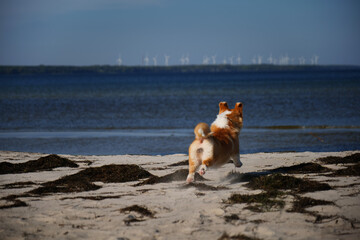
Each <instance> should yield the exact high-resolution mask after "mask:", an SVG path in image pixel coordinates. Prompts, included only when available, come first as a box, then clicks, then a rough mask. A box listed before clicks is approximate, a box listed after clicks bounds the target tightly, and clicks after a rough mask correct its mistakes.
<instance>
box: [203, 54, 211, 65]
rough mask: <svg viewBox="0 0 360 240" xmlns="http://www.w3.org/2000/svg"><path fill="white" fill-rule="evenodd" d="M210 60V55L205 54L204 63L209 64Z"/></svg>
mask: <svg viewBox="0 0 360 240" xmlns="http://www.w3.org/2000/svg"><path fill="white" fill-rule="evenodd" d="M209 61H210V58H209V57H208V56H204V57H203V61H202V64H204V65H208V64H209Z"/></svg>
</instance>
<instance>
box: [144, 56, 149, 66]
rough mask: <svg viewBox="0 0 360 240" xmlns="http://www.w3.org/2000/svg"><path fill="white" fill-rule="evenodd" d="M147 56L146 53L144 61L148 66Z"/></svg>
mask: <svg viewBox="0 0 360 240" xmlns="http://www.w3.org/2000/svg"><path fill="white" fill-rule="evenodd" d="M149 61H150V60H149V57H148V56H147V55H146V56H145V58H144V63H145V66H148V65H149Z"/></svg>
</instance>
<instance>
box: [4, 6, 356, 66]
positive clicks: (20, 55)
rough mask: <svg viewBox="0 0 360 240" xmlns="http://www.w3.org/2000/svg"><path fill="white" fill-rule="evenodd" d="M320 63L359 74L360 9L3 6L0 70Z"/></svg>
mask: <svg viewBox="0 0 360 240" xmlns="http://www.w3.org/2000/svg"><path fill="white" fill-rule="evenodd" d="M165 55H166V56H168V61H167V62H166V61H165ZM270 56H271V58H270ZM316 56H317V57H316ZM315 60H316V61H315ZM316 62H317V63H318V64H322V65H329V64H340V65H360V1H358V0H271V1H269V0H226V1H224V0H61V1H59V0H1V1H0V65H77V66H84V65H118V64H121V65H129V66H134V65H136V66H137V65H146V64H147V65H158V66H160V65H166V64H168V65H181V64H213V63H217V64H220V63H227V64H251V63H257V64H259V63H276V64H279V63H282V64H300V63H305V64H311V63H316Z"/></svg>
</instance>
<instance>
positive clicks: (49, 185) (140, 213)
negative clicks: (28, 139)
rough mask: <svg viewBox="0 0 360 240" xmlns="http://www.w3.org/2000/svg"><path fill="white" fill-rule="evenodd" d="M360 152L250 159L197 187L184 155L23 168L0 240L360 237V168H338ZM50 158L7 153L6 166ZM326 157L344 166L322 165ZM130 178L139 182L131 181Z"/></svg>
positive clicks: (1, 191)
mask: <svg viewBox="0 0 360 240" xmlns="http://www.w3.org/2000/svg"><path fill="white" fill-rule="evenodd" d="M355 153H359V152H331V153H313V152H299V153H297V152H295V153H292V152H291V153H289V152H288V153H256V154H244V155H241V161H242V162H243V167H241V168H235V167H234V165H233V164H226V165H225V166H223V167H221V168H219V169H210V170H209V171H208V172H207V173H206V174H205V175H204V178H205V179H204V180H203V181H197V182H196V183H194V184H190V185H187V184H185V178H186V171H184V170H182V169H187V166H186V165H183V164H184V161H185V160H187V156H186V155H183V154H174V155H168V156H144V155H139V156H136V155H121V156H71V155H61V157H63V158H67V159H68V160H70V161H72V162H74V163H76V164H77V166H76V164H75V165H72V164H71V163H70V164H68V163H67V164H68V165H66V166H55V167H54V168H50V169H48V168H46V169H44V168H42V169H41V167H39V170H38V171H36V169H35V170H34V171H31V170H29V169H27V170H26V171H25V172H23V173H21V169H20V170H19V166H20V165H16V167H15V168H16V171H18V172H19V171H20V173H7V174H1V175H0V199H1V200H0V239H328V240H331V239H359V238H360V195H359V194H360V176H359V172H358V162H357V160H356V159H355V161H352V162H345V163H339V162H338V161H337V160H336V159H338V160H339V159H340V160H341V159H342V158H340V157H345V156H349V155H353V154H355ZM44 156H47V154H38V153H23V152H6V151H2V152H0V163H3V162H8V163H13V164H17V163H26V162H28V161H31V160H37V159H39V158H40V157H44ZM327 156H336V157H339V158H336V159H335V160H336V161H335V162H331V161H329V162H322V161H320V160H318V159H319V158H323V157H327ZM31 163H32V165H35V166H37V165H36V164H34V162H31ZM36 163H37V162H36ZM302 163H311V164H306V165H299V164H302ZM23 165H29V164H22V165H21V166H23ZM115 165H124V167H125V168H124V169H128V168H127V167H129V166H128V165H131V166H132V167H131V169H130V170H122V169H123V168H122V167H114V166H115ZM292 166H295V167H292ZM12 167H13V166H12ZM286 167H291V168H286ZM112 169H113V171H114V172H115V171H117V174H118V175H119V174H120V175H121V177H118V176H117V175H116V174H115V175H114V176H110V175H111V174H110V173H111V171H112ZM344 169H345V170H346V171H345V170H344ZM85 170H86V171H85ZM338 170H342V171H338ZM109 171H110V173H109ZM121 171H126V172H123V173H122V172H121ZM130 171H139V173H140V172H141V174H138V175H136V174H137V173H138V172H135V173H133V172H131V175H133V176H134V175H136V177H135V180H134V178H132V179H130V178H129V179H130V180H129V181H127V176H128V175H127V173H129V172H130ZM101 174H106V176H101ZM69 176H70V177H69ZM197 178H198V180H200V178H199V177H198V176H197ZM149 179H151V180H149ZM172 180H174V181H172ZM276 181H277V182H276ZM300 182H301V184H303V185H301V184H300ZM83 183H84V184H85V185H84V186H82V185H83ZM304 184H305V187H304ZM306 184H307V185H306ZM313 184H315V185H316V187H313ZM319 184H320V185H319ZM94 186H95V187H94ZM307 186H308V187H307ZM319 186H320V188H319ZM54 189H55V190H54ZM246 237H247V238H246Z"/></svg>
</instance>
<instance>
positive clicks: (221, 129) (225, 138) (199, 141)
mask: <svg viewBox="0 0 360 240" xmlns="http://www.w3.org/2000/svg"><path fill="white" fill-rule="evenodd" d="M242 126H243V104H242V103H241V102H238V103H236V104H235V108H234V109H229V107H228V105H227V103H226V102H220V103H219V114H218V115H217V117H216V119H215V121H214V122H213V123H212V124H211V127H210V130H211V132H210V133H208V134H206V133H207V132H208V131H209V129H208V128H209V126H208V125H207V124H206V123H205V124H204V123H199V124H198V125H197V126H196V127H195V130H194V132H195V140H194V141H193V142H192V144H191V145H190V147H189V175H188V176H187V179H186V181H187V182H188V183H190V182H192V181H194V176H195V171H196V170H197V169H199V170H198V172H199V174H200V175H201V176H202V175H204V174H205V173H206V171H207V169H208V168H209V167H220V166H222V165H224V164H225V163H227V162H228V161H229V160H232V161H233V162H234V164H235V166H236V167H241V166H242V163H241V161H240V147H239V134H240V130H241V128H242ZM203 135H205V137H204V136H203Z"/></svg>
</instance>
